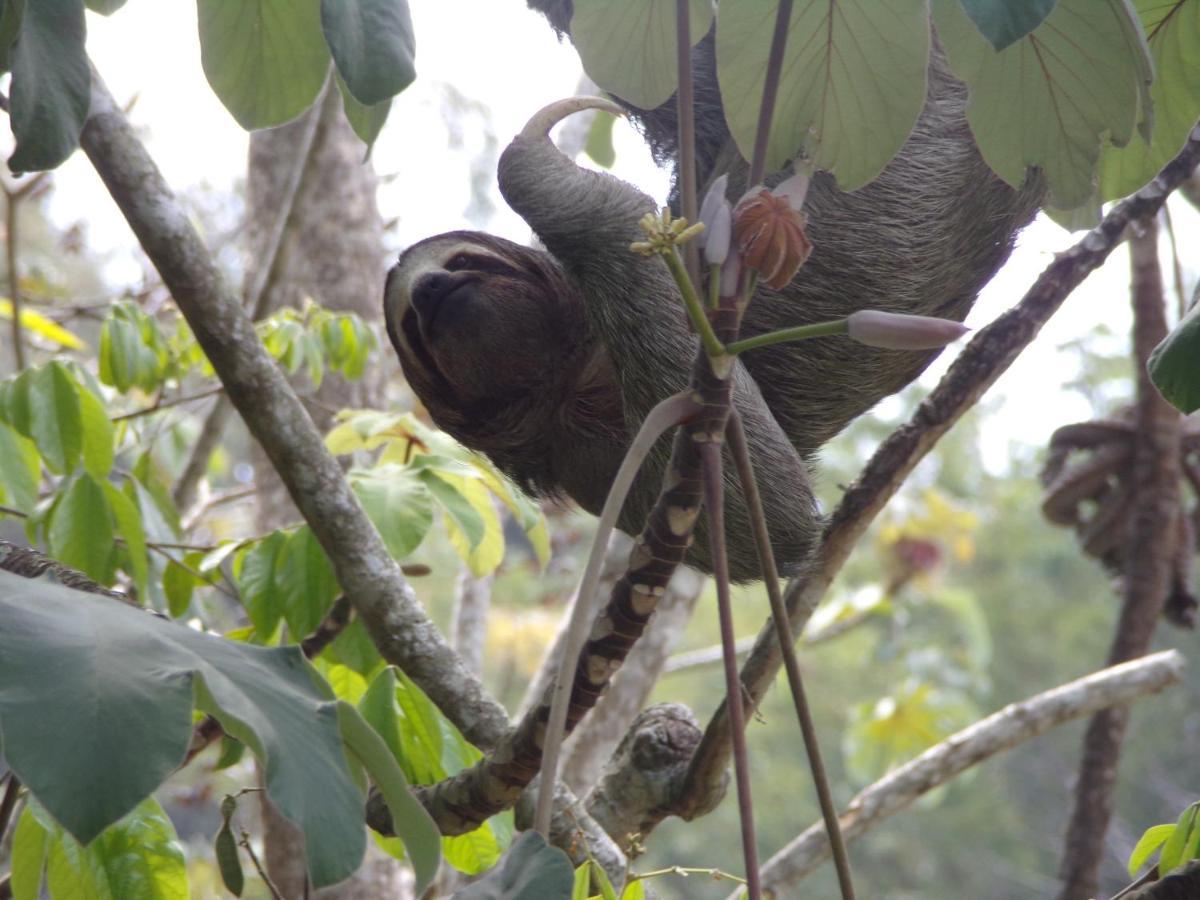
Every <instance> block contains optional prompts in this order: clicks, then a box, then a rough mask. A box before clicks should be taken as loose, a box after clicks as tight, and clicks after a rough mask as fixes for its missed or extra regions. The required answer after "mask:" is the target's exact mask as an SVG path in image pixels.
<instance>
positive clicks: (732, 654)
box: [700, 441, 762, 900]
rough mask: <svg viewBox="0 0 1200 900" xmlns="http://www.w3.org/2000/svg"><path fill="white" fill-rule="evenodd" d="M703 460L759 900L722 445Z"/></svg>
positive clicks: (737, 764) (740, 792) (750, 878)
mask: <svg viewBox="0 0 1200 900" xmlns="http://www.w3.org/2000/svg"><path fill="white" fill-rule="evenodd" d="M700 457H701V459H702V460H703V463H704V468H703V478H704V505H705V507H706V508H707V510H708V537H709V541H710V543H711V545H712V563H713V581H715V582H716V585H717V611H718V614H719V616H720V621H721V646H722V647H723V648H724V651H725V652H724V655H725V692H726V695H727V700H726V704H727V706H728V708H729V719H730V722H731V724H732V732H731V735H730V737H731V738H732V741H733V771H734V779H735V781H736V782H737V796H738V818H739V819H740V820H741V826H742V854H743V855H744V857H745V860H746V895H747V897H748V898H749V900H760V898H761V897H762V884H761V879H760V878H759V873H758V846H757V842H756V840H755V837H754V801H753V799H752V798H751V796H750V768H749V759H748V757H747V753H746V714H745V711H744V710H743V709H742V680H741V678H739V677H738V662H737V650H736V648H735V646H734V645H735V644H736V643H737V639H736V638H735V637H734V633H733V604H732V602H731V601H730V598H729V562H728V560H727V559H726V558H725V510H724V503H725V498H724V493H723V489H724V484H723V481H722V477H721V443H720V442H719V441H709V442H708V443H706V444H703V445H702V446H701V447H700Z"/></svg>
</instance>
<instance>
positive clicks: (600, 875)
mask: <svg viewBox="0 0 1200 900" xmlns="http://www.w3.org/2000/svg"><path fill="white" fill-rule="evenodd" d="M588 864H589V865H590V866H591V867H592V873H593V875H594V876H595V878H596V882H597V883H598V884H599V885H600V896H601V897H602V898H603V900H617V891H616V889H615V888H614V887H613V886H612V882H611V881H609V880H608V873H607V872H605V871H604V869H603V867H601V866H600V865H599V864H598V863H596V862H594V861H589V863H588Z"/></svg>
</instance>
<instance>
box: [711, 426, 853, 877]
mask: <svg viewBox="0 0 1200 900" xmlns="http://www.w3.org/2000/svg"><path fill="white" fill-rule="evenodd" d="M725 432H726V436H727V437H728V439H729V449H730V450H731V451H732V453H733V459H734V462H735V463H736V465H737V473H738V481H739V482H741V485H742V492H743V493H744V494H745V495H746V508H747V510H748V511H749V513H750V525H751V527H752V528H753V529H754V540H755V543H756V544H757V545H758V558H759V562H761V563H762V571H763V578H764V580H765V582H766V587H767V597H768V598H770V601H771V620H772V621H773V622H774V623H775V635H776V637H777V638H778V639H779V652H780V654H781V655H782V657H783V666H784V669H785V670H786V671H787V678H788V687H789V688H790V689H791V692H792V702H793V703H794V704H795V706H796V718H797V719H798V720H799V721H800V732H801V733H802V734H803V735H804V747H805V749H806V750H807V751H808V764H809V768H810V769H811V770H812V779H813V785H814V786H815V787H816V789H817V800H818V802H819V803H820V806H821V817H822V818H823V819H824V820H825V831H826V833H827V834H828V835H829V847H830V850H831V851H832V853H833V864H834V866H835V867H836V868H837V876H838V886H839V887H840V888H841V891H842V900H854V880H853V878H852V877H851V874H850V857H849V854H847V852H846V842H845V841H844V840H843V838H842V829H841V824H840V823H839V822H838V814H837V807H835V806H834V805H833V793H832V792H831V791H830V790H829V777H828V776H827V775H826V773H825V763H824V761H823V760H822V758H821V744H820V741H819V740H818V738H817V729H816V727H815V726H814V725H813V720H812V711H811V710H810V709H809V706H808V697H807V696H806V694H805V692H804V681H803V679H802V678H801V677H800V663H799V661H798V660H797V659H796V647H795V645H794V644H793V638H792V630H791V625H790V619H789V617H788V614H787V607H786V606H785V605H784V603H783V592H782V591H781V590H780V588H779V571H778V570H777V569H776V568H775V553H774V551H773V550H772V549H771V538H770V535H769V534H768V533H767V520H766V517H765V515H764V514H763V507H762V498H761V497H760V496H759V493H758V482H757V481H755V480H754V463H753V462H752V461H751V459H750V450H749V448H748V447H747V444H746V431H745V428H744V427H743V425H742V417H741V416H739V415H738V412H737V410H736V409H734V410H731V411H730V414H729V424H728V425H727V426H726V428H725Z"/></svg>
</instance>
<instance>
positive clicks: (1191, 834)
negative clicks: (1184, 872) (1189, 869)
mask: <svg viewBox="0 0 1200 900" xmlns="http://www.w3.org/2000/svg"><path fill="white" fill-rule="evenodd" d="M1197 815H1200V802H1197V803H1193V804H1192V805H1191V806H1189V807H1188V808H1187V809H1185V810H1184V811H1183V812H1182V813H1180V815H1179V821H1177V822H1176V823H1175V829H1174V830H1173V831H1172V832H1171V833H1170V834H1169V835H1168V836H1167V839H1166V842H1165V843H1164V844H1163V848H1162V853H1161V854H1160V855H1159V857H1158V874H1159V877H1162V876H1163V875H1166V874H1167V873H1168V872H1170V871H1171V870H1172V869H1175V868H1178V867H1179V866H1182V865H1183V864H1184V863H1186V862H1187V861H1188V860H1189V859H1191V856H1189V855H1188V852H1187V851H1188V849H1189V848H1191V850H1192V852H1193V853H1194V852H1195V844H1196V841H1197V839H1198V835H1197V833H1196V832H1197V830H1200V821H1197Z"/></svg>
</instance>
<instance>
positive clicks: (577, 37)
mask: <svg viewBox="0 0 1200 900" xmlns="http://www.w3.org/2000/svg"><path fill="white" fill-rule="evenodd" d="M756 2H757V0H756ZM763 5H764V6H765V5H767V4H763ZM688 13H689V18H688V24H689V28H690V36H691V39H692V43H693V44H695V43H697V42H698V41H699V40H700V39H701V38H702V37H704V35H705V34H706V33H707V32H708V29H709V26H711V25H712V17H713V11H712V3H711V2H709V0H688ZM723 13H724V5H722V14H723ZM571 39H572V40H573V41H574V42H575V48H576V49H577V50H578V51H579V58H580V59H581V60H582V61H583V68H584V70H585V71H586V72H587V73H588V77H590V78H591V79H592V81H594V82H596V84H598V85H600V87H602V88H604V89H605V90H606V91H611V92H612V93H614V94H616V95H617V96H618V97H621V98H622V99H623V100H627V101H628V102H630V103H632V104H633V105H634V106H640V107H641V108H642V109H653V108H654V107H656V106H658V105H659V104H661V103H665V102H666V101H667V100H668V99H669V98H670V96H671V94H673V93H675V88H676V87H677V86H678V83H679V67H678V64H677V62H676V36H675V0H640V2H637V3H630V2H628V0H575V14H574V16H573V17H572V18H571Z"/></svg>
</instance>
